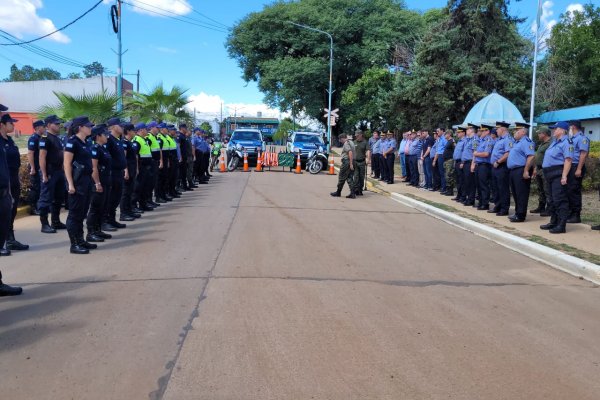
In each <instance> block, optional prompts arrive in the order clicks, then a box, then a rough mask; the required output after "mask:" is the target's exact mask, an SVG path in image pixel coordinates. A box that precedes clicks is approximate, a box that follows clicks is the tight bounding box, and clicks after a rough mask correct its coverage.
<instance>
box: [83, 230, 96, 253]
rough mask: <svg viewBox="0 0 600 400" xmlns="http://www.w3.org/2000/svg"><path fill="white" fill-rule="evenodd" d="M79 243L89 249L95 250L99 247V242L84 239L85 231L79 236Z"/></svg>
mask: <svg viewBox="0 0 600 400" xmlns="http://www.w3.org/2000/svg"><path fill="white" fill-rule="evenodd" d="M79 244H80V245H81V246H82V247H84V248H86V249H88V250H95V249H97V248H98V245H97V244H93V243H89V242H88V241H87V240H85V239H83V233H82V234H81V236H80V237H79Z"/></svg>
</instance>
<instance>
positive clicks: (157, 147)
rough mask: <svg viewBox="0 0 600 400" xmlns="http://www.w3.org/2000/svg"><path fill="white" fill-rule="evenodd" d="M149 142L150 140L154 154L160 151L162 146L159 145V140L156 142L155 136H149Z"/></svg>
mask: <svg viewBox="0 0 600 400" xmlns="http://www.w3.org/2000/svg"><path fill="white" fill-rule="evenodd" d="M159 135H160V133H159ZM148 140H150V151H152V152H153V153H154V152H157V151H160V144H159V143H158V140H156V138H155V137H154V135H153V134H151V133H149V134H148Z"/></svg>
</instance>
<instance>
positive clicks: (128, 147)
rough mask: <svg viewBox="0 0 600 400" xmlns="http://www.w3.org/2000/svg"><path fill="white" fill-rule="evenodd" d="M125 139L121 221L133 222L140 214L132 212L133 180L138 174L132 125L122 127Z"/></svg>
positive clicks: (137, 151)
mask: <svg viewBox="0 0 600 400" xmlns="http://www.w3.org/2000/svg"><path fill="white" fill-rule="evenodd" d="M123 131H124V134H125V139H124V140H123V142H122V143H123V149H124V150H125V161H126V164H127V172H126V173H125V177H124V178H125V180H124V181H123V193H121V206H120V208H121V216H120V218H119V219H120V220H121V221H133V220H134V219H136V218H140V217H141V214H140V213H138V212H134V210H133V204H132V201H133V189H134V188H135V179H136V177H137V174H138V153H139V149H140V145H139V144H138V143H137V142H135V141H134V140H133V138H134V136H135V128H134V126H133V125H132V124H125V125H124V126H123Z"/></svg>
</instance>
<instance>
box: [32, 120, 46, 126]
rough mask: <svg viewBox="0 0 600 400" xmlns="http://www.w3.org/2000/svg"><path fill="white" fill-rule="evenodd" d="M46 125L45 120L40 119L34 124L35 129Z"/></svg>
mask: <svg viewBox="0 0 600 400" xmlns="http://www.w3.org/2000/svg"><path fill="white" fill-rule="evenodd" d="M44 125H46V124H45V123H44V121H43V120H41V119H38V120H37V121H35V122H34V123H33V127H34V128H37V127H38V126H44Z"/></svg>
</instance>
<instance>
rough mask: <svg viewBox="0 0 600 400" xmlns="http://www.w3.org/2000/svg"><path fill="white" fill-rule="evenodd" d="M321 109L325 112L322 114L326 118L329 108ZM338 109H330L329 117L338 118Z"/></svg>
mask: <svg viewBox="0 0 600 400" xmlns="http://www.w3.org/2000/svg"><path fill="white" fill-rule="evenodd" d="M323 111H325V114H324V115H323V117H324V118H327V117H328V116H329V109H327V108H325V109H324V110H323ZM339 111H340V109H339V108H336V109H335V110H331V119H334V118H339V117H340V116H339V115H338V112H339Z"/></svg>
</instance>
